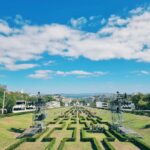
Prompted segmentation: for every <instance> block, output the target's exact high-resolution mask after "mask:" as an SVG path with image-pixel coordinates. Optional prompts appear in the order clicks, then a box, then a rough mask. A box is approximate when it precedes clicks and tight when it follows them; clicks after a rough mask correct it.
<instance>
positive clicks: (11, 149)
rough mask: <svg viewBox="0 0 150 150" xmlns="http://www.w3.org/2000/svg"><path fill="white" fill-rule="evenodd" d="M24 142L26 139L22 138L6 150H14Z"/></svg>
mask: <svg viewBox="0 0 150 150" xmlns="http://www.w3.org/2000/svg"><path fill="white" fill-rule="evenodd" d="M25 141H26V139H25V138H23V139H21V140H19V141H17V142H16V143H14V144H12V145H10V146H9V147H8V148H6V150H14V149H15V148H17V147H18V146H20V145H21V144H22V143H23V142H25Z"/></svg>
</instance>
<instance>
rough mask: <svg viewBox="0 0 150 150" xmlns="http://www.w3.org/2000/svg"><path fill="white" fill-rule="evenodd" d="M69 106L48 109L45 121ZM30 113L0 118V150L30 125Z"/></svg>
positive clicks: (14, 140)
mask: <svg viewBox="0 0 150 150" xmlns="http://www.w3.org/2000/svg"><path fill="white" fill-rule="evenodd" d="M68 109H69V108H59V109H49V110H48V111H47V113H48V117H47V119H46V122H49V121H52V120H53V119H54V118H55V117H57V116H59V115H60V114H61V113H63V112H65V111H66V110H68ZM32 115H33V114H32V113H28V114H23V115H16V116H11V117H4V118H0V150H2V149H4V148H6V147H7V146H8V145H10V144H12V143H14V142H16V141H17V139H16V137H17V136H18V135H19V134H20V133H19V132H21V131H23V130H24V129H26V128H28V127H30V126H31V125H32Z"/></svg>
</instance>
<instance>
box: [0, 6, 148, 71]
mask: <svg viewBox="0 0 150 150" xmlns="http://www.w3.org/2000/svg"><path fill="white" fill-rule="evenodd" d="M137 9H138V8H137ZM135 12H136V13H135ZM137 12H138V13H137ZM81 20H84V19H83V18H82V19H80V21H81ZM80 21H79V22H80ZM81 22H82V21H81ZM83 22H86V21H83ZM76 24H78V23H76V21H75V22H74V25H76ZM149 35H150V10H149V8H147V9H146V8H144V10H143V9H138V10H136V9H135V10H132V12H129V15H128V16H127V17H126V18H122V17H120V16H115V15H112V16H111V17H110V18H108V19H107V22H106V23H105V25H104V26H103V27H102V28H100V29H99V30H98V31H97V32H87V31H82V30H81V29H75V28H72V27H70V26H67V25H61V24H45V25H29V24H23V25H22V26H21V27H19V28H17V27H15V28H13V27H11V26H9V23H7V22H6V21H0V65H3V66H4V67H5V68H7V69H11V67H8V66H10V65H12V66H13V65H17V64H18V62H19V66H18V65H17V67H16V68H17V69H23V68H25V69H27V68H31V67H34V66H37V64H34V63H32V64H30V63H29V61H32V62H34V60H38V59H40V58H42V57H43V54H44V53H48V54H49V55H59V56H66V57H68V58H71V57H72V58H78V57H80V56H82V57H85V58H88V59H90V60H93V61H100V60H109V59H126V60H136V61H143V62H150V36H149ZM21 64H22V65H21ZM27 64H28V65H27Z"/></svg>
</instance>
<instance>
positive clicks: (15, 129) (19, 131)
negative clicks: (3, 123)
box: [9, 128, 24, 133]
mask: <svg viewBox="0 0 150 150" xmlns="http://www.w3.org/2000/svg"><path fill="white" fill-rule="evenodd" d="M9 131H11V132H15V133H23V131H24V129H21V128H10V129H9Z"/></svg>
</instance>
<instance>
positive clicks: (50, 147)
mask: <svg viewBox="0 0 150 150" xmlns="http://www.w3.org/2000/svg"><path fill="white" fill-rule="evenodd" d="M55 142H56V138H50V143H49V144H48V146H47V147H46V148H45V150H52V149H53V146H54V144H55Z"/></svg>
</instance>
